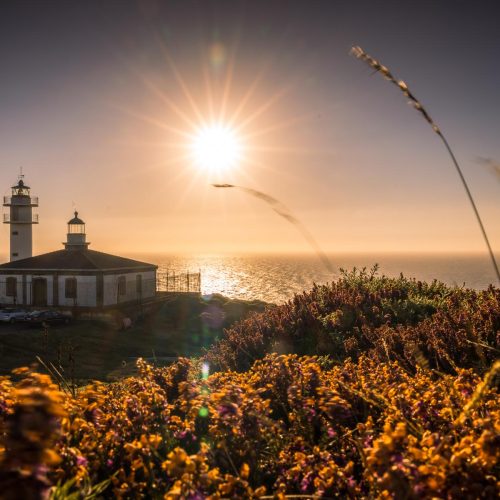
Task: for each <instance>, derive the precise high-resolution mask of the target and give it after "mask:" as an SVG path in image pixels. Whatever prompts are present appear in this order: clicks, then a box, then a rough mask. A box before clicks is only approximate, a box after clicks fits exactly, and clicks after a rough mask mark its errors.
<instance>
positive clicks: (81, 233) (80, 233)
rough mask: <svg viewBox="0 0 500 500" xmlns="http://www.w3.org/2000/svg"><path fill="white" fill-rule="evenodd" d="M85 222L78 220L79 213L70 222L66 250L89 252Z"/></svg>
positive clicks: (65, 244)
mask: <svg viewBox="0 0 500 500" xmlns="http://www.w3.org/2000/svg"><path fill="white" fill-rule="evenodd" d="M86 239H87V236H86V234H85V222H83V221H82V219H79V218H78V212H75V216H74V217H73V218H72V219H71V220H70V221H68V235H67V240H66V243H64V248H66V250H87V248H88V246H89V245H90V243H87V241H86Z"/></svg>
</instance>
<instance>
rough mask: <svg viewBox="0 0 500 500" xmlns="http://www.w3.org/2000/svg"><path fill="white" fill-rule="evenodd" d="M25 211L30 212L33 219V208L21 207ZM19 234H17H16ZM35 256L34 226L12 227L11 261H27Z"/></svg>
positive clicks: (17, 225) (14, 225) (12, 225)
mask: <svg viewBox="0 0 500 500" xmlns="http://www.w3.org/2000/svg"><path fill="white" fill-rule="evenodd" d="M19 208H22V209H23V210H29V214H30V217H31V208H28V207H19ZM16 233H17V234H16ZM32 256H33V226H32V225H31V224H14V223H12V224H11V225H10V260H11V262H12V261H15V260H19V259H27V258H28V257H32Z"/></svg>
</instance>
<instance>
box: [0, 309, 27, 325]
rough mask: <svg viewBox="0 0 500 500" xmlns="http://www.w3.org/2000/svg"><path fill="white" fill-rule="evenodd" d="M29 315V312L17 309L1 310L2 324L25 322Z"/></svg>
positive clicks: (0, 319)
mask: <svg viewBox="0 0 500 500" xmlns="http://www.w3.org/2000/svg"><path fill="white" fill-rule="evenodd" d="M27 315H28V311H25V310H24V309H19V308H15V307H7V308H5V309H0V321H1V322H2V323H15V322H16V321H23V320H24V319H25V318H26V316H27Z"/></svg>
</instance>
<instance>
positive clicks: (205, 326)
mask: <svg viewBox="0 0 500 500" xmlns="http://www.w3.org/2000/svg"><path fill="white" fill-rule="evenodd" d="M263 308H264V303H262V302H258V301H257V302H254V303H251V302H248V301H240V300H228V299H226V298H225V297H222V296H214V297H212V299H211V300H210V301H203V300H202V299H200V298H196V297H182V296H179V297H178V298H176V299H175V300H173V301H171V302H168V303H164V304H163V305H162V306H161V307H159V308H158V309H157V310H156V311H154V312H153V313H152V314H151V315H148V317H146V318H144V319H142V320H141V321H138V322H137V323H136V324H134V325H133V326H132V328H130V329H127V330H120V329H118V328H117V327H116V325H114V324H107V323H105V322H98V321H76V322H75V323H74V324H71V325H61V326H51V327H50V328H49V329H48V332H47V333H44V330H43V328H41V327H40V328H29V327H26V326H23V324H22V323H19V324H15V325H13V326H11V325H0V374H8V373H10V371H11V370H12V369H14V368H17V367H19V366H29V365H31V364H33V363H34V362H36V358H37V356H38V357H40V358H41V359H42V360H43V361H44V362H46V363H47V364H49V363H53V364H54V365H55V366H57V367H58V369H60V368H62V370H64V373H65V375H66V376H67V377H68V378H70V377H71V378H73V377H74V378H76V379H79V380H81V381H85V380H89V379H95V380H109V379H116V378H117V377H120V376H123V375H127V374H131V373H133V372H134V371H135V360H136V359H137V358H139V357H142V358H146V359H149V360H150V361H151V362H158V363H160V364H161V363H163V364H164V363H166V362H170V359H162V358H176V357H178V356H196V355H200V353H201V352H202V350H203V348H206V347H208V346H209V345H211V344H212V343H213V342H214V341H215V340H216V339H217V338H219V336H221V334H222V331H223V329H224V328H228V327H229V326H230V325H231V324H232V323H234V322H235V321H237V320H240V319H242V318H244V317H245V316H246V315H247V314H248V313H249V312H251V311H261V310H263Z"/></svg>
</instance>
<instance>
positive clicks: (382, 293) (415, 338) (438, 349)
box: [206, 268, 500, 372]
mask: <svg viewBox="0 0 500 500" xmlns="http://www.w3.org/2000/svg"><path fill="white" fill-rule="evenodd" d="M375 273H376V268H374V269H373V270H372V272H370V273H369V272H367V271H366V270H360V271H358V270H356V269H354V270H353V271H351V272H346V271H343V275H342V277H341V278H340V279H339V280H338V281H336V282H333V283H331V284H328V285H322V286H319V285H315V286H314V288H313V289H312V290H311V291H310V292H304V293H302V294H298V295H295V296H294V298H293V299H292V300H290V301H289V302H287V303H286V304H283V305H281V306H275V307H271V308H269V309H268V310H266V311H265V312H263V313H260V314H254V315H252V316H250V317H249V318H247V319H246V320H244V321H241V322H239V323H237V324H236V325H234V326H233V327H231V328H229V329H228V330H226V331H225V333H224V336H223V338H222V339H221V340H219V341H218V342H217V343H216V344H215V345H214V346H213V347H212V348H211V349H210V350H209V351H208V352H207V354H206V359H207V360H208V361H209V362H210V363H211V365H212V366H213V367H214V368H217V369H221V370H226V369H230V370H239V371H244V370H247V369H248V368H249V367H250V366H251V365H252V364H253V362H254V361H255V360H256V359H259V358H262V357H263V356H265V354H266V353H268V352H278V353H296V354H304V355H311V354H312V355H315V354H318V355H329V356H330V357H331V358H332V359H334V360H337V361H342V360H344V359H346V358H347V357H351V358H353V359H357V357H358V356H359V355H360V354H362V353H368V354H369V355H370V356H372V357H373V358H374V359H377V360H378V361H393V360H398V361H399V362H400V363H401V364H402V366H405V367H406V368H407V369H411V370H414V369H415V366H416V365H417V364H418V363H419V362H424V363H425V364H428V365H429V366H430V367H431V368H435V369H438V370H442V371H445V372H453V371H454V369H455V367H456V366H459V367H462V368H469V367H474V368H477V369H480V370H481V369H482V370H485V369H487V368H488V367H489V366H490V365H491V362H492V361H493V360H494V359H495V358H496V356H497V355H498V353H499V351H498V350H497V347H498V341H499V337H500V290H499V289H498V288H494V287H490V288H489V289H488V290H485V291H475V290H470V289H465V288H450V287H448V286H446V285H444V284H442V283H439V282H436V281H434V282H432V283H430V284H428V283H424V282H421V281H416V280H411V279H407V278H404V277H403V276H400V277H399V278H388V277H385V276H382V277H377V276H376V274H375Z"/></svg>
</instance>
